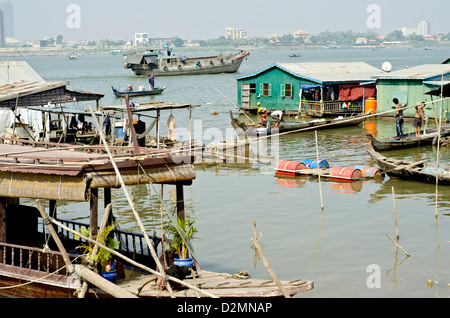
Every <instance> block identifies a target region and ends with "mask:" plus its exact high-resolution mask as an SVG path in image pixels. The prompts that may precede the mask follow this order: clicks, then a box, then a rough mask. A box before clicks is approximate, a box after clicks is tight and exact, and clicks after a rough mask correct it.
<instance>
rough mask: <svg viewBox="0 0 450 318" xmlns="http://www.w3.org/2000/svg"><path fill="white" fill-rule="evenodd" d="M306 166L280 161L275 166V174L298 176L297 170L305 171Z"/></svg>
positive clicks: (299, 163)
mask: <svg viewBox="0 0 450 318" xmlns="http://www.w3.org/2000/svg"><path fill="white" fill-rule="evenodd" d="M305 169H306V165H305V164H304V163H301V162H297V161H287V160H280V161H278V163H277V165H276V166H275V173H276V174H279V175H280V174H281V175H288V176H294V175H296V174H299V172H297V171H298V170H305Z"/></svg>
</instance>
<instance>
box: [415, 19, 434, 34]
mask: <svg viewBox="0 0 450 318" xmlns="http://www.w3.org/2000/svg"><path fill="white" fill-rule="evenodd" d="M430 32H431V31H430V23H429V22H427V21H420V22H419V24H418V26H417V35H426V34H430Z"/></svg>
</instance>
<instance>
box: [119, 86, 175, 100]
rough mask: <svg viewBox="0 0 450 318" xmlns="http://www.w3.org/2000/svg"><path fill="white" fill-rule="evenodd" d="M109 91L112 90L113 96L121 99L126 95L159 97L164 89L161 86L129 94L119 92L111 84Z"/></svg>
mask: <svg viewBox="0 0 450 318" xmlns="http://www.w3.org/2000/svg"><path fill="white" fill-rule="evenodd" d="M111 89H112V91H113V93H114V96H116V98H121V97H124V96H125V95H128V97H138V96H149V95H159V94H162V93H163V92H164V90H165V89H166V87H165V86H163V87H159V88H155V89H154V90H151V91H131V92H128V91H119V90H118V89H116V88H115V87H114V86H113V85H112V84H111Z"/></svg>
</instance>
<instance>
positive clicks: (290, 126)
mask: <svg viewBox="0 0 450 318" xmlns="http://www.w3.org/2000/svg"><path fill="white" fill-rule="evenodd" d="M369 113H370V112H367V113H365V114H359V115H355V116H350V117H341V118H335V119H328V120H325V119H320V120H312V121H310V122H299V123H287V122H282V123H281V124H280V125H279V126H278V127H274V126H273V125H270V126H269V125H267V126H263V125H259V124H258V125H248V124H246V123H244V122H240V121H239V120H238V119H237V118H234V116H233V113H232V112H231V111H230V117H231V125H232V126H233V128H234V130H235V131H236V133H237V134H238V135H243V134H244V135H248V136H268V135H275V134H281V133H285V132H301V131H309V130H315V129H331V128H341V127H349V126H357V125H359V124H361V123H362V122H363V121H364V120H365V119H366V118H367V115H368V114H369Z"/></svg>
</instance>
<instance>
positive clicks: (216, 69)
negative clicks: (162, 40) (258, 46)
mask: <svg viewBox="0 0 450 318" xmlns="http://www.w3.org/2000/svg"><path fill="white" fill-rule="evenodd" d="M249 54H250V53H248V52H244V53H239V54H229V55H217V56H211V57H199V58H184V59H182V58H180V57H173V58H171V59H170V60H169V59H167V58H166V59H158V60H157V65H153V64H147V63H142V62H141V63H139V64H132V63H125V68H127V69H131V70H132V71H133V72H134V74H135V75H136V76H148V75H154V76H180V75H202V74H220V73H235V72H237V71H238V69H239V67H240V66H241V64H242V62H243V61H244V58H245V57H247V56H248V55H249ZM144 60H145V59H143V60H142V61H144ZM168 61H170V62H168Z"/></svg>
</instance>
